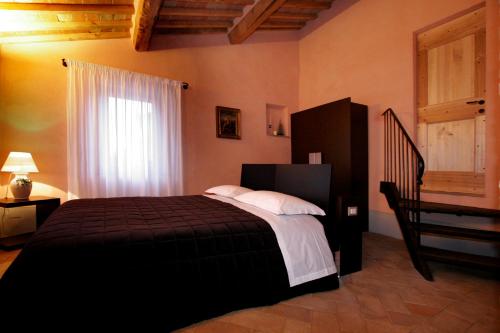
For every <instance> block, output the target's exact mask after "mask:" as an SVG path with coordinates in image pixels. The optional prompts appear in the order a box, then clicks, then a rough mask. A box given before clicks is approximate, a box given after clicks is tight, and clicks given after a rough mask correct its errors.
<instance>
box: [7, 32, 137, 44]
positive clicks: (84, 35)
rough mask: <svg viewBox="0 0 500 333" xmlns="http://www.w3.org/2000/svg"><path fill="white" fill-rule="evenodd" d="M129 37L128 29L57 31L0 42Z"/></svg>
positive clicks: (16, 37) (10, 37) (14, 36)
mask: <svg viewBox="0 0 500 333" xmlns="http://www.w3.org/2000/svg"><path fill="white" fill-rule="evenodd" d="M113 38H130V31H128V30H127V31H117V32H79V33H65V34H61V33H57V34H55V33H54V34H41V35H39V34H34V35H21V36H19V35H11V36H3V37H0V44H3V43H5V44H7V43H36V42H56V41H73V40H89V39H113Z"/></svg>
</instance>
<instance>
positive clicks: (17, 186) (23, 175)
mask: <svg viewBox="0 0 500 333" xmlns="http://www.w3.org/2000/svg"><path fill="white" fill-rule="evenodd" d="M1 171H2V172H11V173H12V174H13V175H14V179H13V180H12V182H11V183H10V190H11V192H12V195H13V196H14V199H16V200H21V199H28V198H29V196H30V193H31V186H32V184H31V179H30V178H29V177H28V173H30V172H38V168H37V167H36V165H35V161H33V157H32V156H31V154H30V153H23V152H17V151H13V152H10V153H9V156H8V157H7V160H6V161H5V163H4V164H3V167H2V169H1Z"/></svg>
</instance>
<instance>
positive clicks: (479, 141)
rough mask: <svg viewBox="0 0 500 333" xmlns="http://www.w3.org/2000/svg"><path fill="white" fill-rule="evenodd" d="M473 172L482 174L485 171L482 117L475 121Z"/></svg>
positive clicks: (484, 133) (484, 141) (483, 122)
mask: <svg viewBox="0 0 500 333" xmlns="http://www.w3.org/2000/svg"><path fill="white" fill-rule="evenodd" d="M475 129H476V133H475V134H476V138H475V141H476V142H475V145H476V147H475V150H476V156H475V161H474V162H475V171H476V172H477V173H484V172H485V171H486V158H485V157H486V156H485V155H486V116H485V115H482V116H479V117H476V119H475Z"/></svg>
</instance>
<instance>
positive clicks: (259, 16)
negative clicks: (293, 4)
mask: <svg viewBox="0 0 500 333" xmlns="http://www.w3.org/2000/svg"><path fill="white" fill-rule="evenodd" d="M285 2H286V0H258V2H257V3H256V4H255V5H254V6H253V7H252V9H250V10H249V11H248V12H247V13H246V14H245V16H243V18H242V19H241V20H240V21H239V22H238V24H237V25H236V26H235V27H234V28H233V29H232V30H231V31H230V32H229V35H228V37H229V41H230V42H231V44H239V43H242V42H244V41H245V40H246V39H247V38H248V37H250V36H251V35H252V34H253V33H254V32H255V30H257V28H258V27H259V25H261V24H262V22H264V21H265V20H267V19H268V18H269V16H271V15H272V14H273V13H274V12H275V11H277V10H278V9H279V8H280V7H281V6H282V5H283V4H284V3H285Z"/></svg>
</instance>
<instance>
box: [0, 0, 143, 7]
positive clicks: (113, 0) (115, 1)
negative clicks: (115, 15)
mask: <svg viewBox="0 0 500 333" xmlns="http://www.w3.org/2000/svg"><path fill="white" fill-rule="evenodd" d="M0 3H38V4H52V5H62V4H75V5H76V4H78V5H131V6H133V5H134V1H133V0H15V1H12V0H0Z"/></svg>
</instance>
